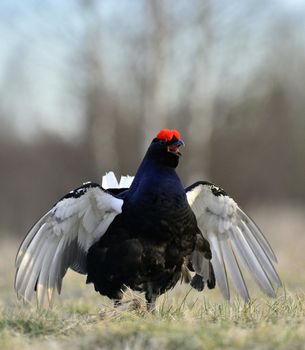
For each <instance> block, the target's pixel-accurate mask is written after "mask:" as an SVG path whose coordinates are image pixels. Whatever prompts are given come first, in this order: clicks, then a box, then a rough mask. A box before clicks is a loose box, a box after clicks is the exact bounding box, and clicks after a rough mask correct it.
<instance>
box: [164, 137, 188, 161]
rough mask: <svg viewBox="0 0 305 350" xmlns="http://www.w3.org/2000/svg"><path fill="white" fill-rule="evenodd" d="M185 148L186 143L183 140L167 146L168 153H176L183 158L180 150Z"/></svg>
mask: <svg viewBox="0 0 305 350" xmlns="http://www.w3.org/2000/svg"><path fill="white" fill-rule="evenodd" d="M181 146H185V143H184V142H183V141H182V140H175V141H174V142H173V143H171V144H170V145H168V146H167V152H170V153H174V154H176V155H177V156H179V157H180V156H182V154H181V152H180V151H179V148H180V147H181Z"/></svg>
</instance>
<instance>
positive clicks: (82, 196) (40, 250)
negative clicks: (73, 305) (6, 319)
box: [15, 173, 132, 306]
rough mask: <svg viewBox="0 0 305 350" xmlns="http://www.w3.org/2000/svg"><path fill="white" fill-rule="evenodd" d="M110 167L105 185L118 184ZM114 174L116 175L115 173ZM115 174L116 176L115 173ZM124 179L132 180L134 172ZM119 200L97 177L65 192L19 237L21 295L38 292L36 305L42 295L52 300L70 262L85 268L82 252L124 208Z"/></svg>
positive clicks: (83, 270) (26, 296)
mask: <svg viewBox="0 0 305 350" xmlns="http://www.w3.org/2000/svg"><path fill="white" fill-rule="evenodd" d="M113 176H114V174H113V173H109V174H107V175H106V176H105V177H104V178H103V185H104V186H105V187H108V186H111V187H114V188H117V187H118V186H119V185H118V183H117V182H116V183H115V182H114V181H113ZM114 178H115V177H114ZM115 180H116V179H115ZM129 180H130V181H129V183H127V181H125V180H124V181H125V182H124V185H125V186H126V185H130V182H131V181H132V178H130V179H129ZM122 205H123V200H122V199H119V198H116V197H115V196H113V195H112V194H111V193H110V192H109V191H107V190H105V189H104V188H102V187H100V186H99V185H98V184H95V183H86V184H84V185H83V186H81V187H79V188H77V189H76V190H74V191H71V192H70V193H68V194H67V195H66V196H65V197H63V198H62V199H61V200H60V201H58V202H57V203H56V204H55V205H54V207H53V208H52V209H51V210H50V211H49V212H48V213H46V214H45V215H44V216H43V217H42V218H41V219H40V220H39V221H38V222H37V223H36V224H35V225H34V226H33V228H32V229H31V230H30V232H29V233H28V234H27V236H26V237H25V239H24V240H23V242H22V244H21V246H20V248H19V251H18V253H17V257H16V269H17V271H16V276H15V289H16V292H17V295H18V296H19V297H20V298H22V299H23V300H25V301H31V299H32V297H33V294H34V292H35V291H36V292H37V300H38V305H39V306H43V304H44V300H45V297H46V296H47V298H48V302H49V304H50V305H51V304H52V302H53V298H54V293H55V288H57V291H58V293H60V291H61V284H62V279H63V277H64V275H65V273H66V271H67V269H68V268H69V267H70V268H72V269H73V270H75V271H77V272H79V273H82V274H86V272H87V268H86V256H87V252H88V250H89V248H90V247H91V246H92V244H93V243H95V242H96V241H98V240H99V239H100V238H101V237H102V236H103V234H104V233H105V232H106V230H107V228H108V227H109V225H110V224H111V222H112V221H113V219H114V218H115V216H116V215H118V214H119V213H121V211H122Z"/></svg>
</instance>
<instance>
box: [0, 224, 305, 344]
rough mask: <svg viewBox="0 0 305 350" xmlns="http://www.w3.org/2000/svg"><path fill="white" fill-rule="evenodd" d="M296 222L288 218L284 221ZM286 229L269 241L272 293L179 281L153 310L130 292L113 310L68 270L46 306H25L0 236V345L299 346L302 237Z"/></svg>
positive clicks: (304, 298) (7, 244)
mask: <svg viewBox="0 0 305 350" xmlns="http://www.w3.org/2000/svg"><path fill="white" fill-rule="evenodd" d="M295 223H296V220H295V218H293V222H292V223H291V225H289V224H288V223H287V227H289V228H290V229H291V228H293V227H294V226H293V225H295ZM278 227H279V228H280V227H284V224H283V225H280V226H278ZM303 227H305V226H304V225H303V224H302V225H300V228H302V229H303ZM285 230H286V229H285ZM291 232H292V230H291V231H290V236H289V238H290V240H289V245H290V246H288V244H286V238H285V237H286V236H285V235H284V234H282V233H281V231H278V232H277V237H276V238H277V240H276V239H275V240H273V242H274V248H275V250H276V251H277V252H278V255H279V256H278V257H279V262H280V263H279V266H278V268H279V273H280V275H281V277H282V279H283V281H284V283H285V289H283V290H281V291H279V294H278V297H277V298H276V299H270V298H267V297H264V296H262V295H261V294H260V293H258V291H257V289H255V290H254V289H253V288H251V289H250V290H251V292H252V295H254V296H255V297H256V299H253V300H252V301H251V303H249V304H244V303H243V302H242V301H241V300H240V299H237V298H236V299H234V300H233V301H232V302H231V303H227V302H225V301H224V300H223V299H222V297H221V296H220V295H219V293H218V292H217V291H204V292H203V293H198V292H196V291H193V290H190V289H189V288H188V287H187V286H185V285H179V286H177V287H176V288H175V289H174V290H173V291H171V292H170V293H168V294H166V295H164V296H162V297H160V298H159V299H158V303H157V309H156V312H155V313H154V314H150V313H147V312H146V310H145V307H144V301H143V297H142V296H141V295H140V296H139V295H135V294H133V293H132V292H128V293H127V295H126V299H127V300H130V299H134V298H136V299H137V304H136V306H137V307H136V308H135V309H134V310H133V311H126V310H123V309H121V310H116V309H114V308H113V307H112V304H111V303H110V301H109V300H108V299H107V298H103V297H101V296H99V295H98V294H97V293H95V292H94V290H93V287H92V286H90V285H89V286H88V285H85V282H84V280H85V278H84V277H83V276H80V275H77V274H75V273H72V272H70V273H68V274H67V276H66V278H65V279H64V286H63V293H62V295H61V297H58V298H57V300H56V302H55V306H54V308H53V309H52V310H37V309H36V306H35V303H33V305H32V306H29V305H25V306H24V305H22V303H19V302H18V301H17V300H16V296H15V293H14V291H13V288H12V285H13V278H14V267H13V259H14V255H15V252H16V249H17V245H18V243H16V242H14V241H12V240H5V239H2V240H1V243H2V244H1V245H0V349H1V350H36V349H37V350H38V349H43V350H57V349H75V350H80V349H86V350H91V349H96V350H97V349H103V350H104V349H132V350H133V349H134V350H140V349H150V350H161V349H206V350H209V349H232V350H233V349H234V350H235V349H237V350H238V349H263V350H268V349H270V350H271V349H277V350H286V349H305V293H304V290H305V275H304V270H305V257H304V254H303V248H302V247H304V244H303V243H305V242H304V235H303V232H301V231H300V230H299V232H300V233H299V236H295V237H294V238H293V239H292V233H291ZM281 237H283V241H282V242H281V240H280V238H281ZM298 237H299V238H298ZM302 240H303V241H302ZM293 241H294V242H298V244H295V246H294V245H293V244H292V243H291V242H293ZM301 246H302V247H301Z"/></svg>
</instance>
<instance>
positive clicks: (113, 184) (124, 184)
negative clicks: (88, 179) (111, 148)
mask: <svg viewBox="0 0 305 350" xmlns="http://www.w3.org/2000/svg"><path fill="white" fill-rule="evenodd" d="M133 179H134V176H129V175H127V176H121V179H120V182H118V180H117V178H116V176H115V175H114V173H113V172H112V171H110V172H109V173H107V174H106V175H104V176H103V181H102V187H103V188H105V189H108V188H129V187H130V186H131V184H132V181H133Z"/></svg>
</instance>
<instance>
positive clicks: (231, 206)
mask: <svg viewBox="0 0 305 350" xmlns="http://www.w3.org/2000/svg"><path fill="white" fill-rule="evenodd" d="M187 200H188V202H189V204H190V206H191V208H192V210H193V212H194V214H195V216H196V218H197V223H198V227H199V229H200V230H201V232H202V234H203V236H204V237H205V238H206V239H208V241H209V243H210V246H211V251H212V265H213V267H214V271H215V276H216V281H217V283H218V285H219V287H220V290H221V292H222V294H223V296H224V297H225V298H226V299H230V288H229V282H228V275H230V277H231V279H232V282H233V285H234V286H235V288H236V289H237V291H238V293H239V294H240V295H241V296H242V298H243V299H244V300H249V293H248V289H247V286H246V283H245V281H244V278H243V275H242V271H241V269H240V263H241V264H242V265H243V267H244V268H245V269H246V270H247V271H248V273H249V275H250V276H251V277H252V278H253V279H254V281H255V282H256V283H257V284H258V286H259V287H260V289H261V290H262V291H263V292H264V293H266V294H267V295H269V296H272V297H274V296H275V291H276V289H277V288H278V287H280V286H281V285H282V283H281V280H280V278H279V276H278V274H277V272H276V270H275V268H274V266H273V262H276V257H275V255H274V253H273V251H272V249H271V247H270V245H269V243H268V241H267V240H266V238H265V237H264V235H263V234H262V233H261V231H260V230H259V228H258V227H257V226H256V225H255V224H254V222H253V221H252V220H251V219H250V218H249V217H248V216H247V215H246V214H245V213H244V212H243V211H242V210H241V209H240V208H239V206H238V205H237V204H236V202H235V201H234V200H233V199H232V198H230V197H229V196H227V195H226V194H225V192H224V191H223V190H221V189H219V188H218V187H216V186H214V185H212V184H208V183H198V184H197V185H194V186H191V187H190V188H189V189H187ZM196 272H197V271H196Z"/></svg>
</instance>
